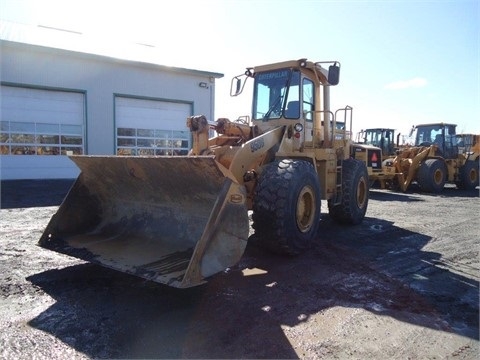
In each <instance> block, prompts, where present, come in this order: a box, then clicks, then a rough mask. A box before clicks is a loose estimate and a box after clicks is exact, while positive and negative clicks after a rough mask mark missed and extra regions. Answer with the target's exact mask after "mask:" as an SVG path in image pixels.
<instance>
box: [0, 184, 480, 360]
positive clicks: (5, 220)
mask: <svg viewBox="0 0 480 360" xmlns="http://www.w3.org/2000/svg"><path fill="white" fill-rule="evenodd" d="M70 185H71V181H27V182H18V181H17V182H2V209H1V210H0V215H1V216H0V264H1V265H0V266H1V269H2V271H1V274H0V310H1V311H0V329H1V332H0V358H2V359H31V358H40V359H47V358H48V359H64V358H67V357H68V358H75V359H90V358H276V359H278V358H289V359H297V358H300V359H320V358H322V359H346V358H348V359H379V360H380V359H381V360H384V359H477V358H478V356H479V355H480V354H479V278H480V259H479V238H480V236H479V235H480V231H479V214H480V202H479V191H478V189H477V190H475V191H474V192H465V191H460V190H457V189H455V188H446V189H445V191H444V192H443V193H442V194H441V195H431V194H422V193H419V192H416V191H412V192H409V193H406V194H403V193H394V192H390V191H387V190H377V189H373V190H372V191H371V198H370V203H369V209H368V211H367V217H366V218H365V221H364V222H363V223H362V224H361V225H359V226H354V227H341V226H339V225H336V224H334V223H332V222H331V221H330V219H329V217H328V214H327V209H326V203H325V204H322V212H323V215H324V216H323V218H322V222H321V226H320V230H319V234H318V243H317V244H315V246H314V247H313V248H312V249H311V251H309V252H307V253H306V254H304V255H302V256H299V257H296V258H286V257H280V256H276V255H272V254H268V253H265V252H264V251H261V250H259V249H257V248H255V247H254V246H248V247H247V251H246V253H245V255H244V257H243V258H242V260H241V261H240V263H239V264H238V265H237V266H235V267H233V268H231V269H227V270H226V271H225V272H223V273H220V274H218V275H216V276H213V277H212V278H211V279H210V281H209V282H208V283H207V284H205V285H203V286H200V287H196V288H192V289H186V290H181V289H175V288H170V287H167V286H164V285H161V284H156V283H152V282H148V281H145V280H143V279H140V278H136V277H133V276H130V275H126V274H123V273H119V272H116V271H113V270H109V269H106V268H103V267H99V266H96V265H93V264H89V263H85V262H83V261H80V260H76V259H73V258H70V257H67V256H64V255H61V254H57V253H54V252H51V251H48V250H44V249H42V248H40V247H38V246H36V243H37V241H38V240H39V238H40V236H41V234H42V233H43V230H44V228H45V226H46V225H47V222H48V221H49V219H50V217H51V216H52V215H53V214H54V213H55V211H56V210H57V208H58V205H59V204H60V202H61V200H62V198H63V197H64V196H65V194H66V192H67V190H68V188H69V187H70Z"/></svg>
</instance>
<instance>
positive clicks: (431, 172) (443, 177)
mask: <svg viewBox="0 0 480 360" xmlns="http://www.w3.org/2000/svg"><path fill="white" fill-rule="evenodd" d="M446 181H447V168H446V166H445V164H444V163H443V161H442V160H439V159H427V160H425V161H424V162H423V163H422V164H421V165H420V169H418V175H417V182H418V185H419V186H420V188H421V189H422V190H423V191H425V192H434V193H439V192H441V191H442V190H443V187H444V186H445V183H446Z"/></svg>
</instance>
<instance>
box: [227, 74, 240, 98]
mask: <svg viewBox="0 0 480 360" xmlns="http://www.w3.org/2000/svg"><path fill="white" fill-rule="evenodd" d="M242 90H243V86H242V79H241V78H240V75H239V76H235V77H234V78H233V79H232V83H231V84H230V96H237V95H239V94H240V93H241V92H242Z"/></svg>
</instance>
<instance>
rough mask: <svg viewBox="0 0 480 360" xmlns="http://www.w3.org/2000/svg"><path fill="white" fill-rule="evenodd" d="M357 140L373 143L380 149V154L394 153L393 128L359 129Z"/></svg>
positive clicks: (368, 143)
mask: <svg viewBox="0 0 480 360" xmlns="http://www.w3.org/2000/svg"><path fill="white" fill-rule="evenodd" d="M357 142H360V143H363V144H367V145H373V146H376V147H379V148H380V149H382V154H383V155H385V156H387V155H393V154H395V130H393V129H383V128H376V129H365V130H362V131H360V133H359V134H358V136H357Z"/></svg>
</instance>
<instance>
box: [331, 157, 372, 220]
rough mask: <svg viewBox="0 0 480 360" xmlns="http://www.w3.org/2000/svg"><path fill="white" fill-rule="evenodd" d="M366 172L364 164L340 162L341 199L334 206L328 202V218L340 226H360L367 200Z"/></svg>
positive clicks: (365, 210)
mask: <svg viewBox="0 0 480 360" xmlns="http://www.w3.org/2000/svg"><path fill="white" fill-rule="evenodd" d="M369 190H370V189H369V180H368V171H367V167H366V165H365V163H364V162H362V161H359V160H355V159H346V160H343V161H342V194H341V196H342V199H341V201H340V203H339V204H337V205H335V204H334V203H333V199H330V200H328V211H329V214H330V217H331V218H332V219H333V220H334V221H336V222H338V223H341V224H350V225H356V224H360V223H361V222H362V221H363V218H364V217H365V214H366V212H367V206H368V199H369Z"/></svg>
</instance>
